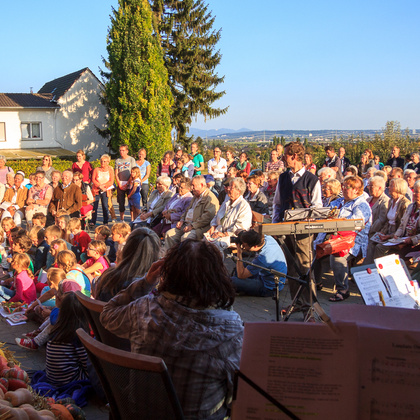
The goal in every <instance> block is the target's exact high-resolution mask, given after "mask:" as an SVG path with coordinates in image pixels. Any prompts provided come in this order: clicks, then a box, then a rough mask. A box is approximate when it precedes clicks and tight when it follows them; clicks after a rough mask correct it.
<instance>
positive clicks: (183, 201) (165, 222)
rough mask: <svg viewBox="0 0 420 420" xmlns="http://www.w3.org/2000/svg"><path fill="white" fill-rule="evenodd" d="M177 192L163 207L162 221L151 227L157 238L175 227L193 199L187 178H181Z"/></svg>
mask: <svg viewBox="0 0 420 420" xmlns="http://www.w3.org/2000/svg"><path fill="white" fill-rule="evenodd" d="M177 190H178V192H177V193H176V194H174V195H173V196H172V197H171V199H170V200H169V201H168V202H167V204H166V205H165V208H164V209H163V211H162V220H161V221H160V222H159V224H157V225H156V226H154V227H153V230H154V231H155V232H156V233H157V234H158V235H159V237H162V236H165V233H166V232H167V231H168V230H169V229H173V228H174V227H176V224H177V222H179V221H180V220H181V216H182V215H183V214H184V212H185V210H187V207H188V206H189V205H190V203H191V200H192V198H193V196H192V194H191V181H190V180H189V179H188V178H181V180H180V182H179V185H178V187H177Z"/></svg>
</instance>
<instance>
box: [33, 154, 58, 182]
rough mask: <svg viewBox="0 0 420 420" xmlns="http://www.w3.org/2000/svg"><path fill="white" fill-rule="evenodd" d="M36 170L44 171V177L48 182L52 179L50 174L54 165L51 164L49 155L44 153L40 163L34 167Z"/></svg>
mask: <svg viewBox="0 0 420 420" xmlns="http://www.w3.org/2000/svg"><path fill="white" fill-rule="evenodd" d="M36 171H37V172H38V171H44V173H45V179H46V180H47V181H48V183H50V182H51V181H52V179H51V174H52V172H53V171H55V169H54V166H52V157H51V156H50V155H45V156H44V157H43V158H42V165H41V166H38V167H37V168H36Z"/></svg>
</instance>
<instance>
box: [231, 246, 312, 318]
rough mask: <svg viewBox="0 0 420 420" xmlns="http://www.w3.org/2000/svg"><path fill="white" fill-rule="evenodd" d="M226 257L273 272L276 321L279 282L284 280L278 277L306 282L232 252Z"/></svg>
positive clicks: (278, 308) (278, 313) (278, 306)
mask: <svg viewBox="0 0 420 420" xmlns="http://www.w3.org/2000/svg"><path fill="white" fill-rule="evenodd" d="M227 257H228V258H231V259H232V260H233V261H235V262H237V261H240V262H242V263H245V264H246V265H252V266H253V267H256V268H259V269H260V270H264V271H267V272H269V273H270V274H273V276H274V284H275V288H276V293H275V295H274V296H273V299H274V300H275V301H276V321H280V291H279V284H280V283H281V284H283V285H284V281H280V277H285V278H287V279H292V280H296V281H297V282H299V283H301V284H306V281H305V280H302V279H300V278H297V277H292V276H289V275H287V274H286V273H282V272H281V271H277V270H273V269H272V268H267V267H263V266H261V265H258V264H254V263H252V262H249V261H246V260H243V259H240V258H238V257H237V256H235V255H233V254H228V255H227ZM245 280H246V279H245Z"/></svg>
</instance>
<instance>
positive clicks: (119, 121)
mask: <svg viewBox="0 0 420 420" xmlns="http://www.w3.org/2000/svg"><path fill="white" fill-rule="evenodd" d="M107 51H108V60H104V63H105V65H106V67H107V69H108V72H102V75H103V77H104V81H105V90H104V102H105V103H106V105H107V108H108V114H109V116H108V130H109V134H110V136H111V147H112V148H113V149H114V150H117V149H118V146H119V145H120V144H127V145H128V146H129V149H130V152H131V153H136V152H137V151H138V150H139V149H140V148H142V147H144V148H145V149H146V150H147V155H148V156H147V159H148V160H149V161H150V162H151V163H152V166H153V167H156V165H157V163H158V161H159V160H160V159H161V157H162V155H163V153H164V152H165V151H166V150H168V149H171V123H170V112H171V106H172V104H173V99H172V95H171V91H170V89H169V86H168V72H167V70H166V68H165V64H164V60H163V53H162V49H161V47H160V44H159V42H158V41H157V39H156V37H154V36H153V25H152V11H151V9H150V5H149V3H148V1H147V0H119V8H118V10H115V9H113V13H112V16H111V27H110V28H109V30H108V39H107ZM153 173H154V170H153Z"/></svg>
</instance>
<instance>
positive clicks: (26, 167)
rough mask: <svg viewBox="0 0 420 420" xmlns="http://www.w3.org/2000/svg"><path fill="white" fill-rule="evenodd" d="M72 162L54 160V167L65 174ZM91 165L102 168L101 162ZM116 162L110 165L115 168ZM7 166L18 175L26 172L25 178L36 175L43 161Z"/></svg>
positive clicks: (23, 161)
mask: <svg viewBox="0 0 420 420" xmlns="http://www.w3.org/2000/svg"><path fill="white" fill-rule="evenodd" d="M73 162H74V161H72V160H70V159H68V160H61V159H53V161H52V166H53V167H54V168H55V169H56V170H57V171H60V172H63V171H64V170H65V169H71V167H72V165H73ZM90 164H91V165H92V166H93V167H94V168H98V167H99V166H101V162H100V160H99V159H98V160H93V161H90ZM114 164H115V161H114V160H111V162H110V165H111V166H112V167H114ZM6 165H7V166H10V167H11V168H12V169H13V171H14V172H15V173H16V172H17V171H23V172H25V176H26V177H28V176H29V174H32V173H35V171H36V168H37V167H38V166H42V160H41V159H39V160H36V159H33V160H32V159H31V160H8V161H7V163H6Z"/></svg>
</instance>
